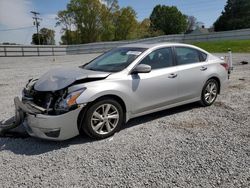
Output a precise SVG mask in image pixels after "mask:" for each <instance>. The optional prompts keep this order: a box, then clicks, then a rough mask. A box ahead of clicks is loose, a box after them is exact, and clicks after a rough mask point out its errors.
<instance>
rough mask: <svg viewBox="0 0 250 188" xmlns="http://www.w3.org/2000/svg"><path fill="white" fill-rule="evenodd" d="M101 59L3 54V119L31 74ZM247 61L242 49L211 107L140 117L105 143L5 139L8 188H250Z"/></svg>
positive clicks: (3, 178)
mask: <svg viewBox="0 0 250 188" xmlns="http://www.w3.org/2000/svg"><path fill="white" fill-rule="evenodd" d="M217 55H219V56H222V55H223V54H217ZM95 56H96V54H92V55H79V56H65V57H55V58H53V57H37V58H34V57H32V58H0V91H1V92H0V101H1V103H0V109H1V111H0V120H1V119H4V118H7V117H10V116H11V115H12V114H13V110H14V106H13V101H12V100H13V98H14V96H16V95H18V94H20V91H21V89H22V87H23V86H24V84H25V83H26V82H27V80H28V79H29V78H31V77H38V76H39V75H41V74H43V73H44V72H46V71H47V70H49V69H51V68H54V67H62V66H63V67H65V66H76V65H80V64H82V63H83V62H86V61H88V60H89V59H91V58H93V57H95ZM242 60H246V61H248V62H250V54H234V63H235V70H234V73H233V75H232V78H231V83H230V85H229V87H228V89H227V91H226V92H225V93H224V94H222V95H220V96H219V98H218V99H217V102H216V103H215V104H214V105H213V106H211V107H207V108H203V107H200V106H199V105H198V104H189V105H185V106H181V107H178V108H174V109H169V110H166V111H162V112H158V113H154V114H150V115H147V116H143V117H140V118H136V119H134V120H131V121H130V122H129V123H128V124H127V125H126V126H125V127H124V129H122V130H121V131H120V132H119V133H117V134H115V135H114V137H112V138H108V139H105V140H101V141H95V140H91V139H88V138H87V137H77V138H74V139H71V140H69V141H64V142H50V141H43V140H39V139H35V138H26V139H21V138H15V139H14V138H0V187H107V186H110V187H226V188H228V187H250V128H249V125H250V123H249V122H250V84H249V81H250V65H249V64H248V65H240V64H239V62H240V61H242Z"/></svg>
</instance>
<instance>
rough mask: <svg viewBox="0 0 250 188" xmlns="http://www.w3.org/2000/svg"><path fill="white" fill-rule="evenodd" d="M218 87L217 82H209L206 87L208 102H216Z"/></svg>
mask: <svg viewBox="0 0 250 188" xmlns="http://www.w3.org/2000/svg"><path fill="white" fill-rule="evenodd" d="M217 93H218V88H217V85H216V83H215V82H210V83H208V84H207V86H206V89H205V101H206V102H207V103H208V104H211V103H213V102H214V100H215V99H216V97H217Z"/></svg>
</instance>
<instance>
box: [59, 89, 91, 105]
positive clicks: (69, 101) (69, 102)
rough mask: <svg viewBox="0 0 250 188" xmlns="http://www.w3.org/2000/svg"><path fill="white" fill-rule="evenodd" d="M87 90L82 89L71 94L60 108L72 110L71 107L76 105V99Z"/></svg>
mask: <svg viewBox="0 0 250 188" xmlns="http://www.w3.org/2000/svg"><path fill="white" fill-rule="evenodd" d="M85 90H86V88H84V89H80V90H77V91H74V92H72V93H69V94H68V95H67V97H66V98H65V99H62V100H61V101H60V103H59V107H60V108H64V109H67V108H70V107H71V106H73V105H75V104H76V99H77V98H78V97H79V96H80V95H81V94H82V93H83V92H84V91H85Z"/></svg>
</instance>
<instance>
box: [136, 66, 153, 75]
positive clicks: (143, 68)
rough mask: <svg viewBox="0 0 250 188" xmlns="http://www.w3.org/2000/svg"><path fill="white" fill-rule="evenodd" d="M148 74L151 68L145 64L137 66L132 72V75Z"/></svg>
mask: <svg viewBox="0 0 250 188" xmlns="http://www.w3.org/2000/svg"><path fill="white" fill-rule="evenodd" d="M149 72H151V66H150V65H146V64H139V65H137V66H136V67H135V68H134V69H133V70H132V74H137V73H149Z"/></svg>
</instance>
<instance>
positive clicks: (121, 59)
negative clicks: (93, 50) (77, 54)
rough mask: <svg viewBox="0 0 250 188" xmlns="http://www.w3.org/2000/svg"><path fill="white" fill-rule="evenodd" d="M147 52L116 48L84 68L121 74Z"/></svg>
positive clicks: (137, 49)
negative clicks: (120, 72)
mask: <svg viewBox="0 0 250 188" xmlns="http://www.w3.org/2000/svg"><path fill="white" fill-rule="evenodd" d="M145 50H146V48H129V47H127V48H125V47H124V48H115V49H113V50H111V51H109V52H107V53H104V54H103V55H101V56H99V57H97V58H96V59H94V60H93V61H91V62H90V63H89V64H87V65H85V66H83V68H84V69H87V70H94V71H103V72H119V71H122V70H123V69H125V68H126V67H127V66H128V65H130V63H132V62H133V61H134V60H135V59H136V58H137V57H138V56H139V55H141V53H142V52H144V51H145Z"/></svg>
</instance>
